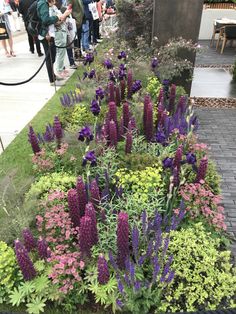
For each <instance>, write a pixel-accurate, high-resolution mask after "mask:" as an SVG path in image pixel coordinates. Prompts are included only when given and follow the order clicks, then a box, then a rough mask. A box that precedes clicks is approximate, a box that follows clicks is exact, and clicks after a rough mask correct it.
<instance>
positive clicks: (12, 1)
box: [9, 0, 20, 32]
mask: <svg viewBox="0 0 236 314" xmlns="http://www.w3.org/2000/svg"><path fill="white" fill-rule="evenodd" d="M9 3H10V6H11V9H12V17H13V23H14V27H15V29H16V30H17V31H18V32H19V31H20V18H19V12H18V6H19V1H18V0H10V1H9Z"/></svg>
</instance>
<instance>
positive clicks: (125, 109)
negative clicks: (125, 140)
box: [123, 102, 130, 132]
mask: <svg viewBox="0 0 236 314" xmlns="http://www.w3.org/2000/svg"><path fill="white" fill-rule="evenodd" d="M129 117H130V112H129V103H128V102H125V103H124V104H123V122H124V129H125V132H126V131H127V129H128V126H129Z"/></svg>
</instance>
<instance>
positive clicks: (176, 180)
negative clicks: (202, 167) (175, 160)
mask: <svg viewBox="0 0 236 314" xmlns="http://www.w3.org/2000/svg"><path fill="white" fill-rule="evenodd" d="M179 172H180V168H178V167H175V168H174V169H173V184H174V186H175V187H177V186H178V185H179V183H180V179H179Z"/></svg>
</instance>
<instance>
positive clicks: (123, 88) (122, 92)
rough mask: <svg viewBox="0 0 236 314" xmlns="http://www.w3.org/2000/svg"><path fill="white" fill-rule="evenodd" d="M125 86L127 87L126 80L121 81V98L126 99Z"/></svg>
mask: <svg viewBox="0 0 236 314" xmlns="http://www.w3.org/2000/svg"><path fill="white" fill-rule="evenodd" d="M125 88H126V84H125V80H122V81H120V98H121V100H124V99H125Z"/></svg>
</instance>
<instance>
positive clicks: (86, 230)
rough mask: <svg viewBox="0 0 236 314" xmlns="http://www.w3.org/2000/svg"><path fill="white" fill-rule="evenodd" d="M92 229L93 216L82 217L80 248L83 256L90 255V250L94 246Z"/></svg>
mask: <svg viewBox="0 0 236 314" xmlns="http://www.w3.org/2000/svg"><path fill="white" fill-rule="evenodd" d="M91 231H92V220H91V218H90V217H87V216H84V217H82V218H81V220H80V229H79V248H80V252H81V253H82V255H83V256H90V250H91V247H92V239H91Z"/></svg>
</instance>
